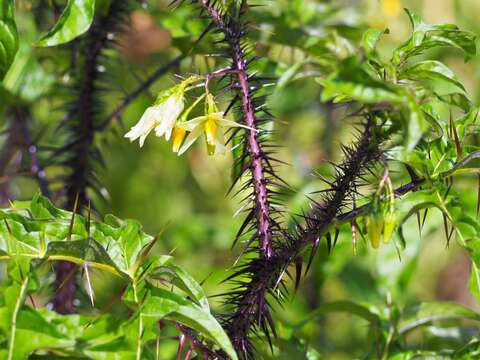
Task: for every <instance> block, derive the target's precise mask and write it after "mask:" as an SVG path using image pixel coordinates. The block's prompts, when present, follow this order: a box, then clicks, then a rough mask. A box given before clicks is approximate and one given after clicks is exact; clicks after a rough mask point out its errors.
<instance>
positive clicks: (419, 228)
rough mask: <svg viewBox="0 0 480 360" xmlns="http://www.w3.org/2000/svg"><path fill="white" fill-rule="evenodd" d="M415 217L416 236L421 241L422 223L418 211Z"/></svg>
mask: <svg viewBox="0 0 480 360" xmlns="http://www.w3.org/2000/svg"><path fill="white" fill-rule="evenodd" d="M416 215H417V225H418V236H419V237H420V239H421V238H422V222H421V219H420V210H418V211H417V212H416Z"/></svg>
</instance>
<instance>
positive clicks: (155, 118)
mask: <svg viewBox="0 0 480 360" xmlns="http://www.w3.org/2000/svg"><path fill="white" fill-rule="evenodd" d="M198 80H199V78H198V77H196V76H192V77H190V78H188V79H186V80H184V81H182V82H181V83H180V84H178V85H176V86H174V87H172V88H170V89H168V90H165V91H162V92H161V93H160V94H159V95H158V96H157V99H156V101H155V103H154V104H153V105H152V106H149V107H148V108H147V109H146V110H145V112H144V113H143V115H142V117H141V118H140V121H139V122H138V123H137V124H136V125H135V126H133V127H132V128H131V129H130V131H129V132H127V133H126V134H125V137H126V138H129V139H130V141H135V140H136V139H139V143H140V147H142V146H143V143H144V142H145V138H146V137H147V136H148V134H150V132H151V131H152V130H153V129H155V135H156V136H158V137H161V136H163V135H165V139H166V140H167V141H168V140H170V137H171V135H172V131H173V128H174V127H175V123H176V121H177V119H178V118H179V116H180V114H181V113H182V111H183V109H184V106H185V104H184V97H185V96H184V95H185V89H186V88H187V86H188V85H190V84H191V83H193V82H195V81H198Z"/></svg>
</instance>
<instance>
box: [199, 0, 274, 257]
mask: <svg viewBox="0 0 480 360" xmlns="http://www.w3.org/2000/svg"><path fill="white" fill-rule="evenodd" d="M200 4H201V5H202V6H203V7H204V8H205V9H206V10H207V12H208V13H209V14H210V17H211V18H212V20H213V21H214V22H215V24H216V25H217V27H218V28H220V30H222V31H223V33H224V34H225V37H226V40H227V41H228V43H229V45H230V48H231V52H232V57H233V59H232V60H233V64H232V68H233V69H234V70H235V71H236V73H237V76H238V81H239V84H240V95H241V100H242V110H243V115H244V121H245V125H247V126H248V127H249V129H248V130H247V131H248V139H247V146H248V151H249V154H250V157H251V164H250V170H251V174H252V177H253V194H254V198H255V217H256V219H257V222H258V229H257V236H258V238H259V245H260V255H261V256H262V257H264V258H266V259H268V258H270V257H271V256H272V220H271V216H270V205H269V200H268V196H269V194H268V189H267V180H266V178H265V173H264V169H263V165H262V149H261V145H260V142H259V139H258V130H257V119H256V116H255V111H254V107H253V104H252V95H251V93H250V84H249V80H248V74H247V69H246V66H247V61H246V59H245V56H244V54H243V51H242V49H241V44H240V41H239V39H238V37H232V36H231V29H229V27H228V26H227V25H226V23H225V21H224V19H223V18H222V16H221V15H220V13H219V12H218V11H217V10H216V9H215V8H214V6H213V5H212V2H211V1H210V0H200Z"/></svg>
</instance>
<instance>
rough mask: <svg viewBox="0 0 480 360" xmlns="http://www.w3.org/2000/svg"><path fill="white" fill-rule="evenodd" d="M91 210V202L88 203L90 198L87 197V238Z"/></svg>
mask: <svg viewBox="0 0 480 360" xmlns="http://www.w3.org/2000/svg"><path fill="white" fill-rule="evenodd" d="M91 212H92V208H91V203H90V199H88V213H87V236H88V238H90V221H91Z"/></svg>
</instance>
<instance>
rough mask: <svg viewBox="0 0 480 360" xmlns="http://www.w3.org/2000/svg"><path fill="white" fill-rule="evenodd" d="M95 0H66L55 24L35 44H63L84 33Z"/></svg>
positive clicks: (91, 16) (91, 18) (93, 9)
mask: <svg viewBox="0 0 480 360" xmlns="http://www.w3.org/2000/svg"><path fill="white" fill-rule="evenodd" d="M94 13H95V0H68V3H67V5H66V6H65V9H64V10H63V12H62V14H61V15H60V18H59V19H58V21H57V23H56V24H55V26H54V27H53V28H52V29H51V30H50V31H49V32H48V33H47V34H46V35H44V36H43V37H42V38H41V39H40V40H39V41H38V42H37V46H55V45H60V44H65V43H67V42H69V41H71V40H73V39H75V38H76V37H78V36H80V35H82V34H83V33H85V32H86V31H87V30H88V29H89V27H90V25H91V24H92V21H93V15H94Z"/></svg>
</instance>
